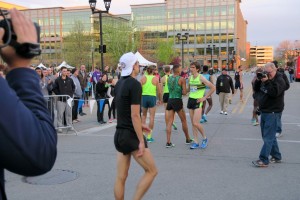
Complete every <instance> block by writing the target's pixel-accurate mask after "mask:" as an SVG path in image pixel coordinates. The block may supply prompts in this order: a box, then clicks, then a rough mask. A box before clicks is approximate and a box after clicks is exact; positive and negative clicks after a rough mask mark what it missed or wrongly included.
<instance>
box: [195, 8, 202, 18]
mask: <svg viewBox="0 0 300 200" xmlns="http://www.w3.org/2000/svg"><path fill="white" fill-rule="evenodd" d="M196 14H197V17H203V16H204V8H197V12H196Z"/></svg>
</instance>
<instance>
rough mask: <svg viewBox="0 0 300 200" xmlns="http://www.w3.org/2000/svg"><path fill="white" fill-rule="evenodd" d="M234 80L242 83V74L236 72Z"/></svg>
mask: <svg viewBox="0 0 300 200" xmlns="http://www.w3.org/2000/svg"><path fill="white" fill-rule="evenodd" d="M234 80H236V81H240V72H237V71H236V72H235V74H234Z"/></svg>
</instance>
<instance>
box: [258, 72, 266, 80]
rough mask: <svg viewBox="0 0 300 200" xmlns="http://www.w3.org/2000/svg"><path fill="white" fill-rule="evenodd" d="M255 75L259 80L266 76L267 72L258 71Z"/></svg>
mask: <svg viewBox="0 0 300 200" xmlns="http://www.w3.org/2000/svg"><path fill="white" fill-rule="evenodd" d="M256 77H257V79H258V80H261V79H263V78H267V73H266V72H258V73H257V74H256Z"/></svg>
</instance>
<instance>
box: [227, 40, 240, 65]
mask: <svg viewBox="0 0 300 200" xmlns="http://www.w3.org/2000/svg"><path fill="white" fill-rule="evenodd" d="M235 39H236V40H238V39H240V38H238V37H237V38H233V40H235ZM233 40H232V41H233ZM227 41H228V42H227V70H229V59H230V58H229V55H230V52H229V38H228V39H227ZM232 56H234V54H232ZM232 67H233V66H232Z"/></svg>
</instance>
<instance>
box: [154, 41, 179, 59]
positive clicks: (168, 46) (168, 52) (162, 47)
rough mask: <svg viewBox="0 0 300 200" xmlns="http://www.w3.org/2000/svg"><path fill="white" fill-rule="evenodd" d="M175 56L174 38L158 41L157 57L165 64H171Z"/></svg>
mask: <svg viewBox="0 0 300 200" xmlns="http://www.w3.org/2000/svg"><path fill="white" fill-rule="evenodd" d="M174 56H175V51H174V40H173V39H167V40H164V39H161V40H158V41H157V49H156V53H155V57H156V59H157V60H158V61H160V62H162V63H163V64H170V62H171V61H172V58H173V57H174Z"/></svg>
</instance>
